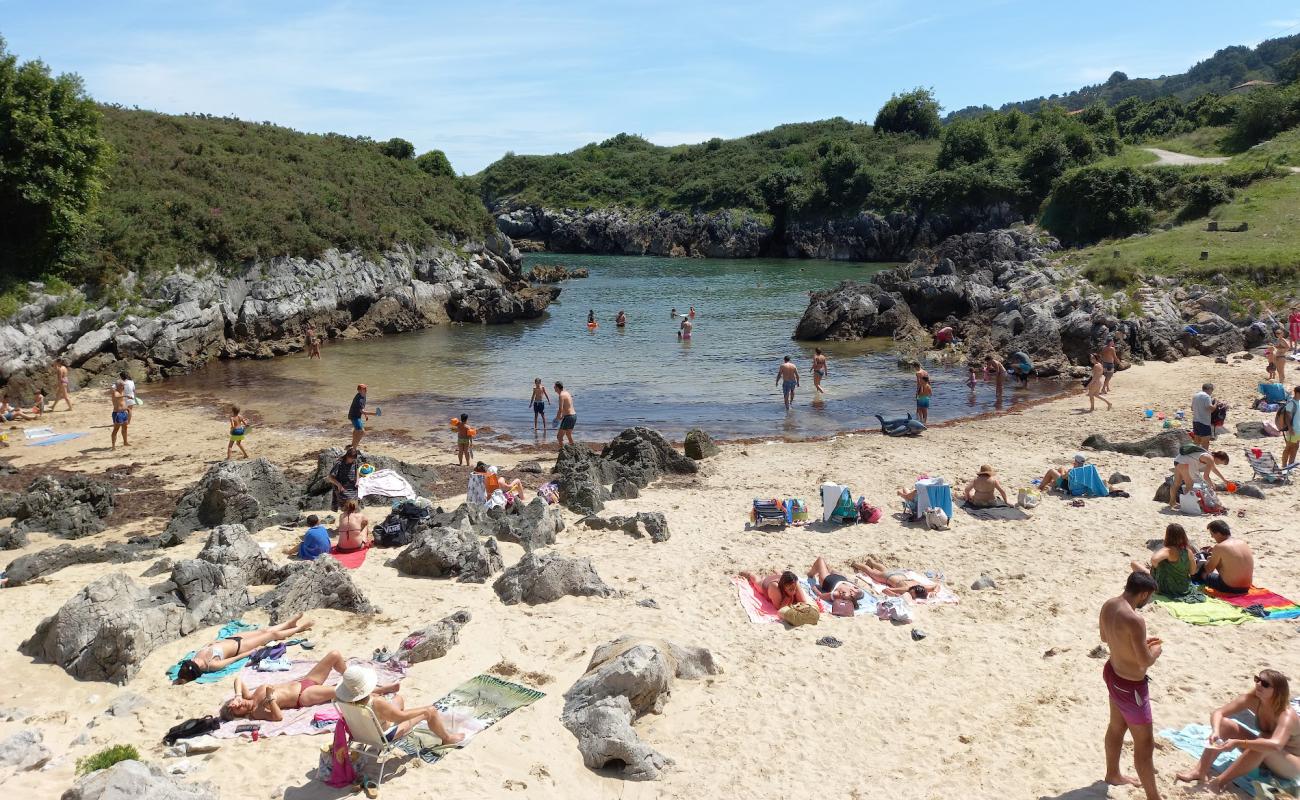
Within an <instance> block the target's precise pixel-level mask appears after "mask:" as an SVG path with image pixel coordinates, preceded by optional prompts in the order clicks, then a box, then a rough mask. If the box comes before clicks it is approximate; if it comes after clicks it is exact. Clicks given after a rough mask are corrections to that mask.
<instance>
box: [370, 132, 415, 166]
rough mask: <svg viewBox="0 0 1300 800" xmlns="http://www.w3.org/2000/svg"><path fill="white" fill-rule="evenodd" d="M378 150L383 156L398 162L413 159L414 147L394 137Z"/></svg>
mask: <svg viewBox="0 0 1300 800" xmlns="http://www.w3.org/2000/svg"><path fill="white" fill-rule="evenodd" d="M379 149H380V151H381V152H382V153H383V154H384V155H386V156H388V157H389V158H395V159H397V160H398V161H405V160H407V159H408V158H415V145H413V144H411V143H410V142H408V141H406V140H405V139H400V138H398V137H396V136H394V137H393V138H391V139H389V140H388V141H386V142H384V143H383V144H381V145H380V146H379Z"/></svg>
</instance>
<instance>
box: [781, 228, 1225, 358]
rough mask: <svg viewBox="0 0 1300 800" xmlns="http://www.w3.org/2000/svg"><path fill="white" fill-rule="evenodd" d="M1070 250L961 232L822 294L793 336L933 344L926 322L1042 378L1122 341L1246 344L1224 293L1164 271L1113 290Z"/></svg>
mask: <svg viewBox="0 0 1300 800" xmlns="http://www.w3.org/2000/svg"><path fill="white" fill-rule="evenodd" d="M1059 249H1060V244H1059V243H1058V242H1057V241H1056V240H1055V239H1052V238H1051V237H1048V236H1044V235H1040V234H1037V233H1033V232H1030V231H1027V230H1020V229H1015V230H997V231H990V232H983V233H967V234H962V235H958V236H952V237H950V238H948V239H945V240H944V241H942V242H940V243H939V244H937V245H936V246H935V247H933V248H932V249H930V250H928V251H926V252H924V253H922V254H921V255H920V256H919V257H918V258H917V259H915V260H914V261H912V262H911V263H910V264H908V265H907V266H905V267H899V268H897V269H893V270H889V271H886V272H881V273H878V274H877V275H875V276H874V277H873V278H872V279H871V282H870V283H866V284H862V283H852V282H844V283H841V284H840V285H839V286H837V287H835V288H833V289H830V290H827V291H822V292H815V293H814V294H813V295H812V298H811V299H810V302H809V305H808V309H807V310H806V311H805V312H804V315H803V318H802V319H801V320H800V321H799V324H798V325H797V327H796V328H795V334H794V338H796V339H803V340H819V339H835V340H851V339H859V338H863V337H867V336H890V335H895V336H900V337H905V338H913V339H919V340H920V341H921V342H922V343H923V344H924V345H925V346H929V343H930V342H929V337H928V334H927V333H926V330H928V329H932V328H934V327H935V326H937V325H939V324H946V325H952V326H953V327H954V328H955V329H956V333H957V335H958V337H959V338H962V339H964V340H965V342H966V346H967V349H968V351H970V352H971V353H974V354H983V353H991V354H995V355H999V356H1001V357H1003V358H1005V357H1006V356H1007V355H1009V354H1011V353H1014V352H1017V351H1019V352H1024V353H1026V354H1027V355H1028V356H1029V357H1030V358H1031V359H1032V360H1033V361H1034V363H1035V367H1036V372H1037V374H1039V375H1040V376H1051V375H1056V374H1059V373H1061V372H1066V371H1069V370H1070V369H1071V367H1074V366H1083V365H1085V364H1087V363H1088V355H1089V354H1090V353H1093V352H1096V351H1097V350H1098V349H1100V348H1101V346H1102V345H1103V344H1104V343H1105V341H1106V339H1108V338H1111V337H1114V338H1115V339H1116V343H1117V345H1118V346H1119V347H1120V349H1121V352H1122V353H1123V354H1124V356H1125V358H1126V360H1132V359H1134V358H1138V359H1145V358H1155V359H1162V360H1167V361H1171V360H1175V359H1177V358H1179V357H1182V356H1184V355H1189V354H1195V353H1199V354H1202V355H1212V354H1222V353H1228V352H1234V351H1238V350H1241V349H1243V347H1244V346H1245V344H1246V328H1247V326H1248V321H1246V320H1238V321H1237V322H1234V321H1232V320H1230V319H1229V318H1228V317H1226V316H1224V315H1230V312H1229V310H1228V308H1227V306H1226V304H1225V303H1224V302H1223V298H1222V296H1221V293H1220V292H1219V291H1218V290H1216V289H1212V288H1208V287H1203V286H1196V285H1193V286H1186V287H1184V286H1181V285H1177V283H1176V282H1174V281H1171V280H1169V279H1153V282H1152V283H1151V284H1150V285H1147V286H1143V287H1141V288H1139V289H1138V290H1137V291H1136V292H1135V293H1134V295H1133V297H1131V298H1130V297H1129V295H1127V294H1126V293H1124V292H1122V291H1121V292H1114V293H1107V292H1103V291H1101V290H1100V289H1098V288H1097V287H1095V286H1093V285H1091V284H1090V283H1089V282H1088V281H1087V280H1086V279H1084V278H1083V277H1082V275H1080V274H1079V273H1077V272H1076V271H1074V270H1073V269H1072V268H1070V267H1067V266H1064V265H1061V264H1059V263H1055V262H1053V261H1051V260H1050V259H1051V258H1052V257H1054V255H1055V254H1056V252H1057V251H1058V250H1059ZM1189 325H1191V326H1193V328H1194V329H1195V331H1196V332H1195V333H1191V332H1190V331H1188V330H1187V326H1189Z"/></svg>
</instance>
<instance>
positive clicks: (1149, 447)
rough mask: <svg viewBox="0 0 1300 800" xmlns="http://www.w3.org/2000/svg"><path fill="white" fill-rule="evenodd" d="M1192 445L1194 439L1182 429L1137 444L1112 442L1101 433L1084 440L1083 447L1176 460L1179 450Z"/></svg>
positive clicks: (1160, 434)
mask: <svg viewBox="0 0 1300 800" xmlns="http://www.w3.org/2000/svg"><path fill="white" fill-rule="evenodd" d="M1191 443H1192V437H1190V436H1188V435H1187V431H1185V430H1183V429H1181V428H1175V429H1173V430H1168V431H1161V432H1160V433H1157V434H1156V435H1155V436H1150V437H1147V438H1146V439H1139V440H1137V441H1135V442H1111V441H1110V440H1109V439H1107V438H1106V437H1105V436H1103V435H1102V434H1100V433H1094V434H1093V435H1092V436H1089V437H1088V438H1087V439H1084V440H1083V446H1084V447H1088V448H1091V449H1093V450H1109V451H1111V452H1115V453H1124V454H1125V455H1130V456H1146V457H1147V458H1174V457H1176V456H1177V455H1178V451H1179V448H1181V447H1182V446H1183V445H1186V444H1191Z"/></svg>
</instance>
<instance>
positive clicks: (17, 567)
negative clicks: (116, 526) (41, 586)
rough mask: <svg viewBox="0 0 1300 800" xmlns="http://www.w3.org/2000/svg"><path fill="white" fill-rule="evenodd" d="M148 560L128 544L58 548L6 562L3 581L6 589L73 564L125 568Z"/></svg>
mask: <svg viewBox="0 0 1300 800" xmlns="http://www.w3.org/2000/svg"><path fill="white" fill-rule="evenodd" d="M149 557H150V554H149V553H148V552H147V551H145V550H143V549H141V548H138V547H134V546H132V545H128V544H119V543H112V544H108V545H106V546H104V547H74V546H73V545H70V544H61V545H59V546H58V547H51V548H49V549H48V550H41V551H40V552H38V553H32V554H30V555H25V556H20V557H18V558H16V559H14V560H13V561H11V562H9V566H7V567H5V580H6V582H7V583H8V584H9V586H22V585H23V584H24V583H30V582H31V581H33V580H35V579H37V578H39V577H42V576H44V575H49V574H52V573H54V572H58V571H59V570H61V569H64V568H66V567H71V566H73V565H75V564H106V563H111V564H124V563H126V562H129V561H138V560H140V559H144V558H149Z"/></svg>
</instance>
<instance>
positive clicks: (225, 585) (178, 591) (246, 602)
mask: <svg viewBox="0 0 1300 800" xmlns="http://www.w3.org/2000/svg"><path fill="white" fill-rule="evenodd" d="M169 588H170V590H171V593H172V597H174V598H175V599H176V600H177V601H178V602H179V603H180V604H181V605H183V606H184V607H185V608H186V609H188V610H189V611H190V613H191V614H193V615H194V618H195V619H196V620H197V621H198V622H199V624H201V625H214V624H217V623H219V622H225V621H226V620H230V619H238V618H239V617H240V616H241V615H242V614H243V613H244V612H245V611H247V610H248V609H249V608H251V607H252V605H253V595H252V593H251V592H250V591H249V588H248V576H247V574H245V573H244V572H243V571H242V570H240V569H239V568H238V567H235V566H231V565H229V564H213V563H212V562H210V561H204V560H202V559H198V558H186V559H182V560H181V561H178V562H176V564H175V565H174V566H173V567H172V571H171V585H170V587H169Z"/></svg>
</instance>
